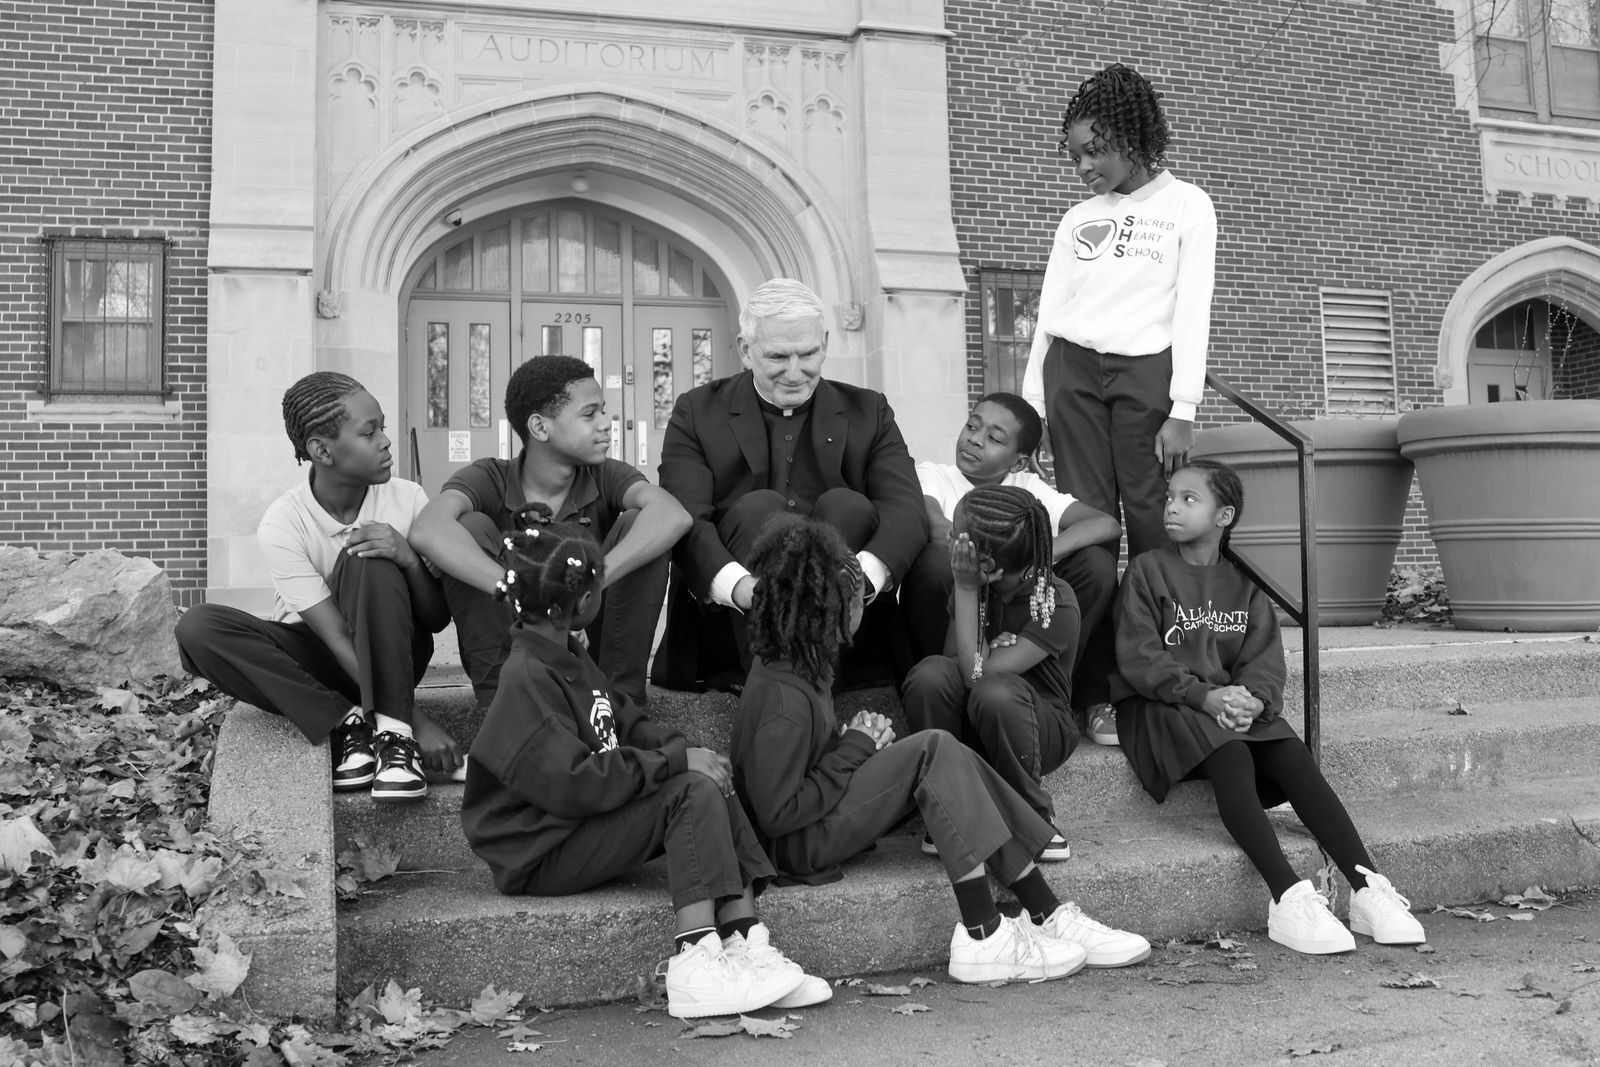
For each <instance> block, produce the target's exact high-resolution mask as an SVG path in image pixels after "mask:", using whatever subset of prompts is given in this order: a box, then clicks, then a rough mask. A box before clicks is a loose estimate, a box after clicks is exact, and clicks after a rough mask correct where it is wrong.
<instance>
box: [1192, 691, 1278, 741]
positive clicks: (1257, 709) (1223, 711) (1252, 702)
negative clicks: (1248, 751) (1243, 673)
mask: <svg viewBox="0 0 1600 1067" xmlns="http://www.w3.org/2000/svg"><path fill="white" fill-rule="evenodd" d="M1265 709H1266V705H1264V704H1262V703H1261V701H1259V700H1257V699H1256V698H1255V697H1253V696H1251V695H1250V690H1248V689H1246V688H1245V687H1244V686H1242V685H1225V686H1222V687H1220V688H1217V689H1213V690H1212V691H1211V692H1209V693H1207V694H1206V699H1205V710H1206V714H1208V715H1210V716H1211V717H1212V718H1213V719H1215V720H1217V725H1218V726H1220V727H1222V728H1223V729H1224V730H1233V731H1234V732H1236V733H1241V734H1242V733H1245V732H1246V731H1248V730H1249V729H1250V724H1251V723H1253V722H1255V721H1256V716H1257V715H1259V714H1261V712H1262V711H1264V710H1265Z"/></svg>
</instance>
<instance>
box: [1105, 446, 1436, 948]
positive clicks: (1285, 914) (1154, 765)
mask: <svg viewBox="0 0 1600 1067" xmlns="http://www.w3.org/2000/svg"><path fill="white" fill-rule="evenodd" d="M1166 500H1167V503H1166V512H1165V520H1166V531H1167V536H1168V537H1170V538H1171V540H1172V547H1171V548H1158V549H1155V550H1153V551H1150V552H1146V553H1145V554H1144V555H1142V556H1139V557H1138V558H1136V559H1135V560H1134V561H1133V562H1132V563H1131V564H1129V566H1128V573H1127V575H1126V576H1125V577H1124V579H1123V586H1122V593H1121V597H1120V599H1119V601H1118V610H1117V663H1118V666H1119V669H1120V677H1118V678H1116V679H1113V691H1114V693H1117V692H1120V697H1121V698H1120V699H1119V700H1118V703H1117V728H1118V731H1119V733H1120V736H1121V741H1122V751H1123V752H1124V753H1125V754H1126V755H1127V757H1128V762H1129V763H1131V764H1132V765H1133V769H1134V772H1135V773H1136V774H1138V776H1139V780H1140V781H1141V782H1142V783H1143V784H1144V788H1145V791H1146V792H1148V793H1149V794H1150V795H1151V796H1152V797H1154V798H1155V800H1156V802H1157V803H1161V802H1162V801H1164V800H1165V799H1166V796H1167V792H1168V791H1169V790H1170V789H1171V788H1172V786H1173V784H1174V783H1175V782H1179V781H1183V780H1187V779H1194V778H1204V779H1209V780H1210V782H1211V786H1212V790H1213V791H1214V792H1215V794H1216V800H1217V811H1218V813H1219V814H1220V815H1221V816H1222V824H1223V825H1224V826H1225V827H1227V829H1228V833H1230V834H1232V835H1233V839H1234V840H1235V841H1237V842H1238V843H1239V847H1240V848H1242V849H1244V852H1245V855H1246V856H1248V857H1249V859H1250V862H1251V863H1252V864H1254V865H1255V868H1256V870H1257V871H1259V872H1260V873H1261V876H1262V878H1264V879H1265V880H1266V883H1267V888H1268V889H1269V890H1270V891H1271V893H1272V900H1271V902H1270V903H1269V904H1268V905H1267V936H1268V937H1270V938H1271V939H1272V940H1274V941H1276V942H1278V943H1279V944H1282V945H1287V946H1288V947H1289V948H1292V949H1294V950H1295V951H1297V952H1305V953H1317V954H1322V953H1333V952H1349V951H1351V950H1352V949H1354V948H1355V939H1354V938H1353V937H1351V936H1350V930H1347V929H1345V927H1344V926H1343V925H1342V924H1341V923H1340V922H1339V920H1338V919H1336V918H1335V917H1334V915H1333V912H1332V910H1331V909H1330V908H1329V906H1328V901H1327V899H1326V898H1325V897H1324V896H1323V895H1322V894H1321V893H1319V892H1318V891H1317V890H1316V888H1315V887H1314V886H1313V885H1312V884H1311V882H1309V881H1307V880H1304V879H1297V878H1296V877H1295V874H1294V871H1293V869H1292V868H1291V867H1290V866H1289V861H1288V860H1287V859H1286V858H1285V856H1284V854H1283V849H1282V848H1281V847H1280V846H1279V844H1278V838H1277V835H1276V834H1275V833H1274V832H1273V830H1272V824H1271V823H1270V822H1269V821H1268V819H1267V816H1266V813H1265V811H1264V810H1263V808H1264V807H1274V806H1276V805H1278V804H1281V803H1283V802H1284V801H1285V800H1287V801H1288V802H1289V803H1290V804H1292V805H1293V806H1294V811H1295V814H1296V815H1298V816H1299V817H1300V821H1301V822H1303V823H1304V824H1305V826H1306V829H1308V830H1310V831H1311V833H1312V836H1314V837H1315V838H1316V839H1317V841H1318V843H1319V844H1320V845H1321V846H1322V848H1323V849H1325V850H1326V851H1327V853H1328V855H1329V856H1331V857H1332V858H1333V862H1334V863H1335V864H1337V865H1338V867H1339V870H1340V871H1341V872H1343V874H1344V876H1345V878H1346V879H1347V880H1348V881H1349V883H1350V887H1351V889H1352V891H1353V892H1352V895H1351V898H1350V927H1351V929H1353V930H1355V932H1356V933H1359V934H1363V935H1365V936H1367V937H1370V938H1372V939H1373V940H1374V941H1376V942H1378V943H1379V944H1385V945H1412V944H1418V943H1420V942H1422V941H1424V940H1426V935H1425V934H1424V933H1423V930H1422V924H1421V923H1419V922H1418V921H1417V920H1416V918H1415V917H1414V916H1413V915H1412V914H1411V912H1410V904H1409V902H1408V901H1407V900H1406V899H1405V898H1404V897H1402V896H1401V895H1400V894H1399V893H1397V892H1395V890H1394V887H1393V886H1392V885H1390V883H1389V880H1388V879H1387V878H1385V877H1384V876H1383V875H1381V874H1378V873H1376V872H1375V871H1374V869H1373V863H1372V859H1371V857H1370V856H1368V855H1367V850H1366V846H1365V845H1363V844H1362V842H1361V836H1360V834H1358V833H1357V832H1356V828H1355V825H1354V824H1353V823H1352V822H1351V821H1350V815H1349V813H1348V812H1346V811H1345V808H1344V805H1343V804H1341V803H1340V802H1339V798H1338V796H1337V795H1336V794H1335V793H1334V791H1333V789H1332V787H1330V786H1329V785H1328V782H1327V780H1326V779H1325V778H1323V776H1322V772H1321V771H1320V770H1318V768H1317V764H1316V760H1315V759H1314V758H1313V757H1312V755H1311V750H1310V749H1308V748H1307V747H1306V746H1305V744H1304V743H1303V742H1302V741H1301V740H1300V739H1299V738H1298V737H1296V736H1295V733H1294V731H1293V730H1292V729H1290V727H1289V724H1288V723H1286V722H1284V721H1283V719H1282V717H1281V712H1282V706H1283V680H1284V664H1283V642H1282V640H1281V638H1280V636H1279V633H1278V620H1277V616H1276V614H1274V612H1273V609H1272V603H1271V601H1269V600H1268V599H1267V596H1266V594H1265V593H1263V592H1262V591H1261V590H1260V589H1258V588H1257V587H1256V586H1255V584H1254V583H1252V582H1251V581H1250V580H1249V579H1248V578H1246V577H1245V576H1244V575H1243V574H1242V573H1240V571H1239V570H1238V569H1237V568H1236V567H1234V566H1233V564H1231V563H1229V562H1227V561H1226V560H1224V559H1223V558H1222V549H1223V548H1224V547H1225V546H1226V545H1227V543H1228V531H1229V530H1231V529H1232V528H1233V526H1234V524H1235V523H1237V522H1238V521H1239V516H1240V514H1241V512H1242V511H1243V509H1244V489H1243V487H1242V486H1241V485H1240V483H1239V476H1238V475H1237V474H1235V473H1234V471H1233V469H1232V468H1230V467H1228V466H1227V465H1225V464H1222V463H1218V462H1215V461H1213V460H1202V459H1196V460H1190V461H1189V462H1188V463H1187V464H1186V465H1185V466H1183V467H1180V468H1179V469H1178V470H1177V471H1175V472H1174V473H1173V475H1172V478H1171V479H1170V480H1169V481H1168V483H1167V493H1166Z"/></svg>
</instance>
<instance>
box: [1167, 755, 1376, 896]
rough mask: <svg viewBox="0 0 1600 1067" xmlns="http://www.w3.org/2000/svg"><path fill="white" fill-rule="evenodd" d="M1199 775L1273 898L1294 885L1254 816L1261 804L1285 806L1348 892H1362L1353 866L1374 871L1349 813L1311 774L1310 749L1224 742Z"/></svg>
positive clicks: (1262, 816) (1262, 821)
mask: <svg viewBox="0 0 1600 1067" xmlns="http://www.w3.org/2000/svg"><path fill="white" fill-rule="evenodd" d="M1199 769H1200V771H1201V773H1203V774H1204V775H1205V776H1206V777H1207V778H1209V779H1210V780H1211V788H1212V791H1213V792H1214V793H1215V794H1216V797H1217V813H1218V814H1219V815H1221V816H1222V825H1223V826H1225V827H1227V828H1228V833H1230V834H1232V835H1233V839H1234V840H1235V841H1237V842H1238V843H1239V847H1240V848H1242V849H1244V854H1245V855H1246V856H1248V857H1249V858H1250V862H1251V863H1253V864H1255V868H1256V870H1258V871H1260V872H1261V877H1262V878H1264V879H1265V880H1266V883H1267V888H1268V889H1269V890H1271V891H1272V899H1273V900H1277V899H1279V898H1280V897H1282V896H1283V894H1284V891H1285V890H1287V889H1288V888H1289V887H1290V886H1292V885H1294V884H1295V883H1296V882H1298V881H1300V879H1299V878H1298V877H1297V876H1296V875H1295V873H1294V868H1292V867H1290V866H1289V861H1288V859H1286V858H1285V857H1284V855H1283V848H1282V846H1281V845H1279V844H1278V835H1277V834H1276V833H1274V832H1273V830H1272V823H1271V822H1270V821H1269V820H1268V819H1267V813H1266V812H1265V811H1263V810H1262V805H1263V804H1264V803H1265V804H1278V803H1282V802H1283V801H1284V800H1287V801H1288V802H1289V803H1290V804H1291V805H1293V806H1294V813H1295V814H1296V815H1298V816H1300V821H1301V822H1303V823H1305V826H1306V829H1307V830H1310V831H1311V836H1313V837H1315V838H1316V839H1317V843H1318V844H1320V845H1321V846H1322V848H1323V850H1324V851H1326V852H1327V853H1328V855H1329V856H1331V857H1332V858H1333V862H1334V863H1335V864H1337V865H1338V867H1339V870H1340V871H1341V872H1343V874H1344V876H1345V878H1346V880H1348V881H1349V883H1350V887H1351V888H1352V889H1362V888H1364V887H1365V886H1366V884H1367V879H1366V876H1365V875H1363V874H1362V873H1361V872H1360V871H1357V870H1356V866H1357V865H1358V864H1359V865H1360V866H1362V867H1365V868H1367V870H1369V871H1370V870H1373V869H1374V868H1373V866H1372V858H1371V857H1370V856H1368V855H1367V847H1366V846H1365V845H1363V844H1362V843H1361V835H1360V834H1358V833H1357V832H1356V827H1355V824H1354V823H1352V822H1351V821H1350V813H1349V812H1347V811H1345V810H1344V805H1343V804H1342V803H1340V801H1339V797H1338V795H1337V794H1336V793H1334V791H1333V787H1332V786H1330V785H1329V784H1328V780H1327V779H1326V778H1324V777H1322V772H1321V771H1320V770H1318V769H1317V764H1316V761H1315V760H1313V759H1312V758H1311V750H1310V749H1309V748H1307V747H1306V746H1305V743H1304V742H1303V741H1301V740H1300V739H1299V738H1298V737H1291V738H1283V739H1281V740H1278V741H1255V742H1250V743H1248V744H1247V743H1245V742H1243V741H1229V742H1227V743H1226V744H1224V745H1223V746H1222V747H1220V748H1218V749H1217V750H1216V751H1215V752H1213V753H1211V755H1209V756H1207V757H1206V758H1205V759H1204V760H1202V761H1201V763H1200V768H1199Z"/></svg>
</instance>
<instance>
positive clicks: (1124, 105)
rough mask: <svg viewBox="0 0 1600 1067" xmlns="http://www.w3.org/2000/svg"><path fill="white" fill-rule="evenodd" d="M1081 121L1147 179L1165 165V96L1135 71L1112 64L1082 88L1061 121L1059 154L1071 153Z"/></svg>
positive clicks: (1167, 135)
mask: <svg viewBox="0 0 1600 1067" xmlns="http://www.w3.org/2000/svg"><path fill="white" fill-rule="evenodd" d="M1083 120H1087V121H1088V122H1089V128H1090V129H1091V130H1093V131H1094V135H1095V136H1096V137H1104V138H1106V139H1108V140H1109V141H1110V142H1111V146H1112V147H1113V148H1114V149H1117V150H1120V151H1122V152H1125V153H1127V155H1128V158H1129V159H1131V160H1133V161H1134V162H1135V163H1138V164H1139V165H1140V166H1142V167H1143V168H1144V169H1145V170H1146V171H1147V172H1148V173H1150V174H1154V173H1155V172H1156V171H1158V170H1160V169H1161V168H1163V167H1165V166H1166V165H1167V144H1168V142H1169V141H1170V140H1171V139H1172V130H1171V129H1170V128H1169V127H1168V126H1167V115H1166V112H1165V111H1164V110H1162V107H1161V94H1160V93H1158V92H1156V90H1155V86H1153V85H1151V84H1150V81H1149V79H1147V78H1146V77H1145V76H1144V75H1142V74H1140V73H1139V72H1138V71H1136V70H1134V69H1133V68H1132V67H1129V66H1125V65H1123V64H1121V63H1113V64H1111V65H1110V66H1109V67H1107V68H1105V69H1104V70H1102V71H1100V73H1098V74H1095V75H1093V76H1092V77H1089V78H1087V79H1085V80H1084V82H1083V84H1082V85H1080V86H1078V91H1077V93H1076V94H1074V95H1073V97H1072V99H1071V100H1069V101H1068V102H1067V111H1066V114H1065V115H1064V116H1062V119H1061V142H1060V146H1059V150H1060V151H1062V152H1065V151H1066V150H1067V130H1068V128H1069V127H1071V126H1072V124H1073V123H1074V122H1079V121H1083Z"/></svg>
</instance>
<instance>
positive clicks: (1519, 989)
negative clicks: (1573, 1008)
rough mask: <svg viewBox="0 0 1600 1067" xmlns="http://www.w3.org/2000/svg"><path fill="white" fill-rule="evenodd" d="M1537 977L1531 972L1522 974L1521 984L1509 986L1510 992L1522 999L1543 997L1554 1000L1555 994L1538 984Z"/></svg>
mask: <svg viewBox="0 0 1600 1067" xmlns="http://www.w3.org/2000/svg"><path fill="white" fill-rule="evenodd" d="M1538 977H1539V976H1538V975H1536V974H1533V973H1532V972H1529V973H1528V974H1525V975H1523V976H1522V984H1521V985H1518V986H1512V987H1510V989H1511V992H1513V993H1515V994H1516V995H1517V996H1519V997H1522V998H1524V999H1534V998H1538V997H1544V998H1547V999H1549V1000H1555V999H1556V995H1555V994H1554V993H1552V992H1550V990H1548V989H1545V988H1544V987H1542V986H1541V985H1539V982H1538Z"/></svg>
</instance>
